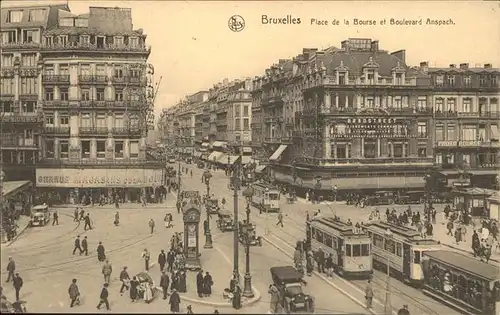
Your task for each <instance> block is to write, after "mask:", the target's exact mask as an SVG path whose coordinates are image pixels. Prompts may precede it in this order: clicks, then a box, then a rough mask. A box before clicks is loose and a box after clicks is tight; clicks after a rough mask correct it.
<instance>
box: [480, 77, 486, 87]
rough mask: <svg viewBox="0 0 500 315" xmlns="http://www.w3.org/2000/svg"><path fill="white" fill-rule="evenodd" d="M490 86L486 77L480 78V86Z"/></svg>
mask: <svg viewBox="0 0 500 315" xmlns="http://www.w3.org/2000/svg"><path fill="white" fill-rule="evenodd" d="M487 84H488V80H487V79H486V75H481V76H480V77H479V85H480V86H486V85H487Z"/></svg>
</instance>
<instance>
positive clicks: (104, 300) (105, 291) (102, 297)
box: [97, 283, 111, 311]
mask: <svg viewBox="0 0 500 315" xmlns="http://www.w3.org/2000/svg"><path fill="white" fill-rule="evenodd" d="M108 286H109V284H107V283H105V284H104V286H103V288H102V290H101V295H100V296H99V304H97V309H98V310H100V309H101V306H102V305H103V304H104V305H106V309H107V310H108V311H111V309H110V308H109V301H108V296H109V292H108Z"/></svg>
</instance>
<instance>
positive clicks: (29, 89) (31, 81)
mask: <svg viewBox="0 0 500 315" xmlns="http://www.w3.org/2000/svg"><path fill="white" fill-rule="evenodd" d="M21 94H22V95H33V94H38V79H37V78H27V77H21Z"/></svg>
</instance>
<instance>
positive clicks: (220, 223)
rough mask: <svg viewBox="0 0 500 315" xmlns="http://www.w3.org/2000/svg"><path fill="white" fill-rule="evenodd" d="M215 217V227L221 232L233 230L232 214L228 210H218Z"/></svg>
mask: <svg viewBox="0 0 500 315" xmlns="http://www.w3.org/2000/svg"><path fill="white" fill-rule="evenodd" d="M218 216H219V217H218V219H217V227H218V228H219V230H221V231H222V232H226V231H234V218H233V214H232V213H231V212H230V211H228V210H219V213H218Z"/></svg>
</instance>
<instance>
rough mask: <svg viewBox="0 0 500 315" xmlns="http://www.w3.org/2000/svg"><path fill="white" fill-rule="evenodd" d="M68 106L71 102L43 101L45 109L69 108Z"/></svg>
mask: <svg viewBox="0 0 500 315" xmlns="http://www.w3.org/2000/svg"><path fill="white" fill-rule="evenodd" d="M68 105H69V101H61V100H55V101H43V108H44V109H49V108H50V109H56V108H68Z"/></svg>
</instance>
